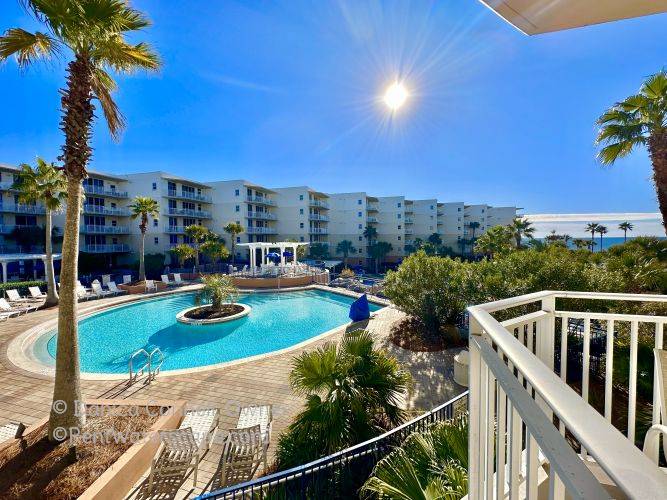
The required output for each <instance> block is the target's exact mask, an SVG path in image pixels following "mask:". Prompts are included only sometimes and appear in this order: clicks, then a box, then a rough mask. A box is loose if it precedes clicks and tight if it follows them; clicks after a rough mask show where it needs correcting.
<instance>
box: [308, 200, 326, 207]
mask: <svg viewBox="0 0 667 500" xmlns="http://www.w3.org/2000/svg"><path fill="white" fill-rule="evenodd" d="M308 204H309V205H310V206H311V207H318V208H322V209H324V210H329V203H328V202H326V201H325V200H323V199H320V198H309V199H308Z"/></svg>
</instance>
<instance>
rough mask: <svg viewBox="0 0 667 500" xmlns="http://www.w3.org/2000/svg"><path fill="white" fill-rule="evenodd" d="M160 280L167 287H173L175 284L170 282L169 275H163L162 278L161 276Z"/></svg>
mask: <svg viewBox="0 0 667 500" xmlns="http://www.w3.org/2000/svg"><path fill="white" fill-rule="evenodd" d="M160 278H161V279H162V283H164V284H165V285H167V286H172V285H174V284H175V283H174V282H173V281H169V275H168V274H163V275H162V276H160Z"/></svg>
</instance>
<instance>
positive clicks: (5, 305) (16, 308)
mask: <svg viewBox="0 0 667 500" xmlns="http://www.w3.org/2000/svg"><path fill="white" fill-rule="evenodd" d="M36 310H37V306H29V305H13V306H12V305H9V302H7V299H5V298H0V312H3V313H8V314H10V315H11V316H19V315H20V314H25V313H28V312H30V311H36Z"/></svg>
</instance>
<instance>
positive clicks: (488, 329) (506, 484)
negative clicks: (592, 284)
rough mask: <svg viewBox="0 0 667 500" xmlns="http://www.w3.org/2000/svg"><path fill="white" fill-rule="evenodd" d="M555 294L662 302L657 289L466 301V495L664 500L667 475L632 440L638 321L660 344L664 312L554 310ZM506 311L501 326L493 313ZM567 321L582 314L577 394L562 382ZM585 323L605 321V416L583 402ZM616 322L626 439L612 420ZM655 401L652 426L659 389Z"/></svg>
mask: <svg viewBox="0 0 667 500" xmlns="http://www.w3.org/2000/svg"><path fill="white" fill-rule="evenodd" d="M558 299H579V300H592V301H601V300H604V301H632V302H638V301H643V302H654V303H667V296H662V295H630V294H599V293H585V292H548V291H547V292H539V293H535V294H530V295H525V296H521V297H515V298H512V299H507V300H501V301H497V302H492V303H488V304H483V305H479V306H473V307H470V308H469V309H468V311H469V313H470V334H471V335H470V418H471V420H470V439H469V452H470V464H469V468H470V470H469V476H470V477H469V485H470V494H469V498H471V499H491V498H501V497H505V496H506V495H507V497H508V498H510V499H516V498H524V497H525V498H530V499H537V498H553V499H563V498H566V494H567V495H568V496H570V497H572V498H586V499H589V498H609V497H610V496H615V494H616V493H618V494H621V495H626V496H627V497H629V498H646V499H648V498H664V497H665V495H667V476H666V475H665V474H664V473H663V472H662V471H661V470H660V469H659V468H658V467H657V466H656V465H655V464H654V463H653V462H652V461H651V460H650V459H649V458H648V457H647V456H646V455H644V454H643V453H642V451H641V450H640V449H639V448H638V447H637V446H635V444H634V441H635V438H636V419H637V352H638V345H639V341H638V337H639V329H640V325H644V326H643V328H644V330H645V331H646V330H647V329H648V330H649V331H653V332H654V334H655V341H654V345H655V347H656V348H662V347H663V336H664V329H665V328H664V325H665V323H667V317H665V316H642V315H635V314H610V313H589V312H577V311H566V310H557V309H556V304H557V300H558ZM592 303H593V304H595V303H596V302H592ZM515 308H519V309H518V310H517V309H515ZM521 308H524V309H521ZM526 309H528V310H526ZM513 310H514V314H518V316H516V317H513V318H511V319H507V320H504V321H502V322H500V321H498V320H497V319H495V318H494V316H493V314H494V313H495V314H496V315H498V314H499V313H501V314H504V315H505V316H507V315H511V314H512V311H513ZM571 319H580V320H583V332H582V352H581V370H582V373H581V394H578V393H577V392H576V391H575V390H574V389H572V388H571V387H570V386H568V384H567V382H568V381H567V373H568V369H567V360H568V327H569V325H570V320H571ZM593 320H595V321H596V323H597V324H598V325H599V324H600V323H601V322H604V323H606V353H605V354H606V356H605V377H604V412H603V414H601V413H600V412H598V411H597V410H596V409H595V408H594V407H593V406H591V405H590V404H589V403H588V401H589V391H590V388H591V380H590V369H589V368H590V367H589V362H590V359H591V321H593ZM623 324H624V326H623V328H625V329H627V330H628V331H629V350H630V361H629V374H630V376H629V383H628V407H627V414H628V421H627V431H626V434H625V435H624V434H622V433H621V432H620V431H619V430H618V429H616V428H615V427H614V426H613V425H612V423H611V419H612V414H613V410H614V399H613V394H614V392H613V384H614V380H613V375H614V356H613V355H614V349H613V347H614V337H615V334H616V331H617V329H618V327H619V326H621V325H623ZM559 326H560V328H559ZM556 349H560V366H554V365H555V358H556V354H557V353H556ZM555 369H558V372H559V375H558V374H557V373H556V372H555ZM657 376H658V374H657V373H656V374H655V377H657ZM654 387H657V384H655V383H654ZM653 402H654V404H653V422H654V423H656V422H658V421H659V418H660V413H659V398H658V394H657V390H654V397H653ZM618 404H620V403H618ZM592 471H594V472H595V473H596V475H595V476H594V475H593V473H592ZM605 475H606V476H607V477H606V478H605V479H603V480H600V478H601V477H603V476H605ZM601 483H605V484H606V486H607V489H606V490H605V489H603V488H602V486H601V485H600V484H601Z"/></svg>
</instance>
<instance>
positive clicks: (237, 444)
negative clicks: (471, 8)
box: [220, 425, 264, 488]
mask: <svg viewBox="0 0 667 500" xmlns="http://www.w3.org/2000/svg"><path fill="white" fill-rule="evenodd" d="M263 450H264V446H263V444H262V431H261V429H260V426H259V425H254V426H252V427H246V428H243V429H229V434H228V435H227V437H226V438H225V445H224V449H223V450H222V467H221V469H220V486H221V487H222V488H225V487H227V486H231V485H233V484H238V483H244V482H246V481H250V480H251V479H252V478H253V476H254V475H255V473H256V472H257V469H259V465H260V464H261V463H262V461H263Z"/></svg>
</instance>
